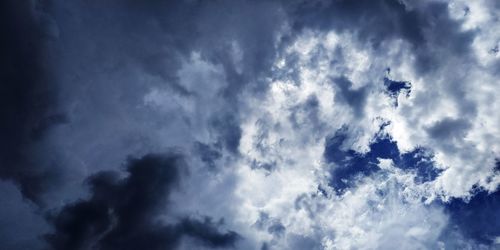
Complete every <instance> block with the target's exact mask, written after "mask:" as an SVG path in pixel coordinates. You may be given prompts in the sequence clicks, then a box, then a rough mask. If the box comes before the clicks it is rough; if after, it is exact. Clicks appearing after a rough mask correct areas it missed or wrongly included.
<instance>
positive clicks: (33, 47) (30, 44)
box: [0, 0, 66, 204]
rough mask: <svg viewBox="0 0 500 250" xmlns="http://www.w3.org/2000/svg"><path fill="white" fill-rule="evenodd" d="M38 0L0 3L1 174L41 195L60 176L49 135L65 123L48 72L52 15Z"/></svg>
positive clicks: (37, 197) (29, 195)
mask: <svg viewBox="0 0 500 250" xmlns="http://www.w3.org/2000/svg"><path fill="white" fill-rule="evenodd" d="M43 10H44V6H42V5H41V3H38V2H35V1H10V0H7V1H2V3H0V34H1V36H2V39H0V116H1V122H0V178H1V179H3V180H12V181H14V183H16V184H17V185H18V186H19V188H20V190H21V192H22V194H23V196H24V197H26V198H28V199H30V200H32V201H34V202H36V203H38V204H40V203H41V197H40V195H41V194H43V193H44V191H46V190H47V189H48V188H49V187H50V186H51V185H55V183H56V182H57V179H58V177H59V175H60V174H59V173H58V171H59V170H58V169H56V167H55V166H56V165H57V162H53V161H52V160H51V153H50V152H47V151H46V148H44V146H45V141H44V139H45V137H46V135H47V133H48V132H49V131H50V130H51V128H53V127H54V126H55V125H58V124H61V123H65V122H66V118H65V116H64V115H63V114H62V113H60V111H59V110H58V109H57V89H56V88H55V84H54V82H53V81H54V79H53V78H52V76H51V73H50V72H51V71H50V70H49V62H48V60H47V53H48V51H47V44H48V43H49V42H50V39H51V37H50V28H51V27H50V25H49V19H48V17H47V16H45V14H44V12H43Z"/></svg>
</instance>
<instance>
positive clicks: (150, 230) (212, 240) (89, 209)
mask: <svg viewBox="0 0 500 250" xmlns="http://www.w3.org/2000/svg"><path fill="white" fill-rule="evenodd" d="M184 167H185V166H184V165H183V160H182V158H181V157H180V156H179V155H146V156H144V157H142V158H140V159H131V160H129V162H128V166H127V172H128V176H127V177H125V178H120V177H119V174H118V173H117V172H111V171H107V172H100V173H98V174H95V175H93V176H91V177H90V178H89V179H88V184H89V186H90V188H91V196H90V198H89V199H87V200H81V201H78V202H76V203H73V204H68V205H66V206H65V207H63V208H62V210H61V211H60V212H58V213H55V214H53V215H51V216H49V220H50V221H51V223H52V224H53V225H54V229H55V231H54V233H52V234H49V235H46V239H47V241H48V242H49V243H50V245H51V246H52V248H53V249H75V250H76V249H89V248H92V249H94V248H95V249H106V250H111V249H122V250H126V249H173V248H175V247H177V246H178V245H179V244H180V241H181V239H182V237H183V236H189V237H192V238H194V239H196V240H198V241H199V242H200V243H201V244H203V245H205V246H208V247H232V246H233V245H234V244H235V242H236V241H237V240H238V239H239V238H240V236H239V235H238V234H237V233H235V232H232V231H229V232H226V233H222V232H220V231H219V230H218V228H217V227H218V225H217V224H216V223H213V222H212V221H211V219H210V218H205V219H204V220H202V221H200V220H197V219H193V218H189V217H186V218H181V220H180V221H178V222H175V223H167V222H162V221H161V219H160V217H161V216H162V215H163V216H165V213H166V212H167V211H168V208H169V205H170V204H169V194H170V192H172V190H173V189H174V188H175V187H176V186H177V185H178V182H179V180H180V175H181V171H182V170H183V168H184Z"/></svg>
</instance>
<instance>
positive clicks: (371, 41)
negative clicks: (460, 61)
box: [287, 0, 475, 72]
mask: <svg viewBox="0 0 500 250" xmlns="http://www.w3.org/2000/svg"><path fill="white" fill-rule="evenodd" d="M287 13H289V15H290V19H291V20H292V21H291V22H292V25H293V28H294V29H295V30H296V31H300V30H303V29H306V28H313V29H320V30H331V29H334V30H337V31H341V32H342V31H350V32H353V33H354V34H355V35H357V37H358V39H359V40H360V41H361V42H363V43H365V44H367V45H370V46H372V47H373V48H375V49H377V48H379V46H380V45H381V44H382V43H383V42H385V41H388V40H392V39H398V38H401V39H404V40H405V41H407V42H408V43H409V44H411V45H412V48H413V53H415V55H416V56H417V59H418V60H417V65H416V66H417V67H418V69H419V71H420V72H427V71H432V70H434V69H436V68H438V66H439V63H440V62H441V60H442V59H443V58H442V57H440V56H439V55H438V53H436V51H440V53H444V52H446V53H449V54H455V55H466V54H468V53H469V50H470V44H471V42H472V40H473V38H474V35H475V33H474V32H471V31H466V32H464V31H462V30H461V27H460V22H459V21H455V20H453V19H451V17H450V16H449V14H448V10H447V4H446V3H444V2H443V3H442V2H430V3H427V2H426V3H413V2H410V1H398V0H380V1H373V0H359V1H348V0H339V1H294V2H292V3H291V4H289V5H287Z"/></svg>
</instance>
